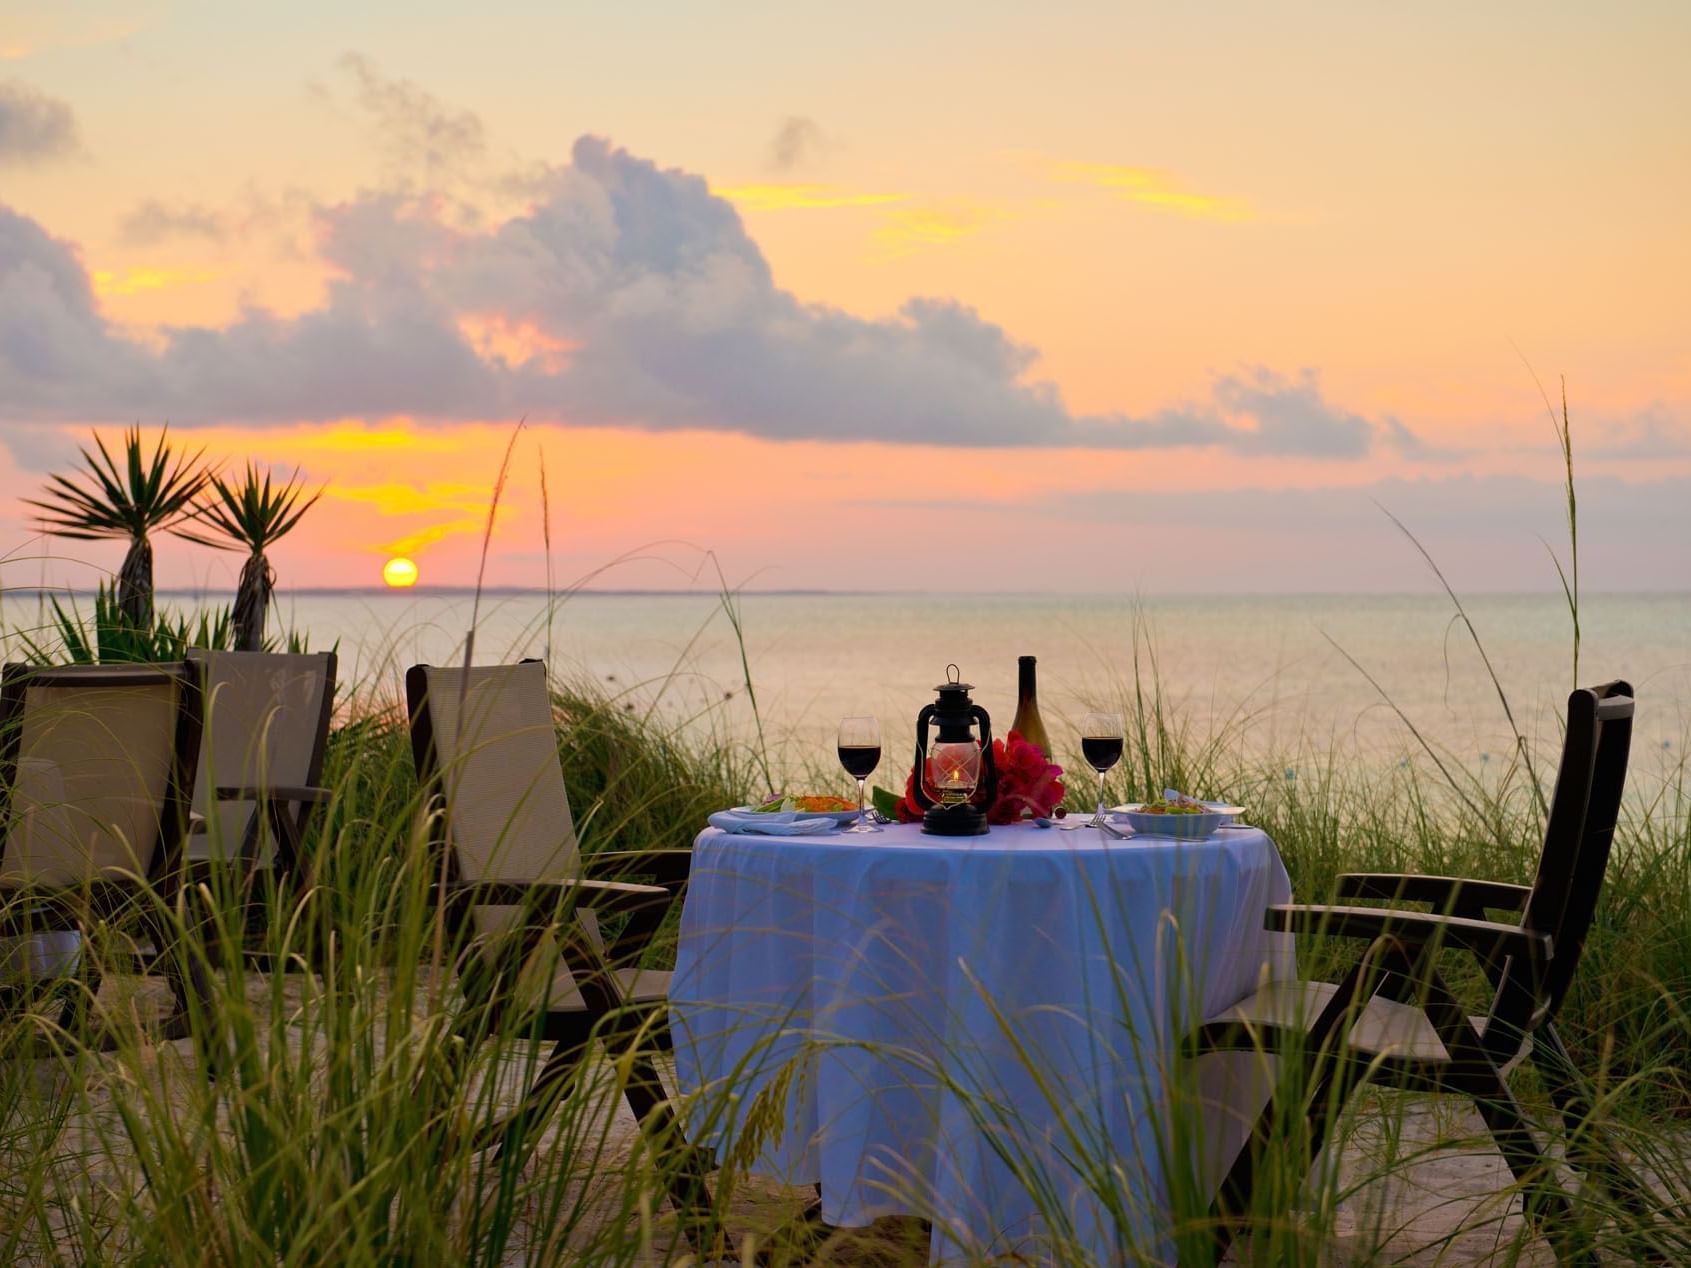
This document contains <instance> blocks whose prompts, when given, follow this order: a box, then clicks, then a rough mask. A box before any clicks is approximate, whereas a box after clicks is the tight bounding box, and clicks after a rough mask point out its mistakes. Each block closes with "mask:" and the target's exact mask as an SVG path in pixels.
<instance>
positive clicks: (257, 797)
mask: <svg viewBox="0 0 1691 1268" xmlns="http://www.w3.org/2000/svg"><path fill="white" fill-rule="evenodd" d="M329 796H330V794H329V790H328V789H327V788H314V787H312V786H311V785H309V784H270V785H268V786H266V787H263V788H242V787H239V786H235V787H220V788H218V790H217V799H218V800H219V801H299V802H310V803H312V804H321V803H322V802H325V801H328V800H329Z"/></svg>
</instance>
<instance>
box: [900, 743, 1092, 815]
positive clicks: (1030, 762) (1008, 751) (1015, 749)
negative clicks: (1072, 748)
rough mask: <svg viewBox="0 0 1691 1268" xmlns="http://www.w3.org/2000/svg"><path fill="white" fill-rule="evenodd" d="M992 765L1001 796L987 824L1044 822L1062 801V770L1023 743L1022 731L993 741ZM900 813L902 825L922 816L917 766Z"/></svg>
mask: <svg viewBox="0 0 1691 1268" xmlns="http://www.w3.org/2000/svg"><path fill="white" fill-rule="evenodd" d="M992 762H993V765H994V767H996V768H997V771H998V793H997V796H996V797H994V798H993V802H992V805H991V806H989V807H988V808H987V812H986V820H987V822H988V823H1000V824H1002V823H1014V822H1015V821H1016V820H1018V819H1020V818H1022V817H1023V816H1024V815H1027V816H1029V817H1032V818H1036V819H1043V818H1046V817H1048V816H1049V815H1050V814H1051V812H1052V811H1053V810H1055V809H1056V808H1057V806H1058V804H1059V803H1060V802H1061V801H1062V800H1063V792H1064V789H1063V781H1062V778H1061V776H1062V774H1063V768H1062V767H1061V766H1054V765H1052V764H1051V763H1050V762H1049V761H1047V760H1046V758H1045V754H1043V753H1041V752H1040V751H1039V746H1038V745H1037V744H1030V743H1029V742H1028V741H1027V740H1024V739H1023V738H1022V736H1021V733H1020V732H1019V731H1012V732H1010V734H1009V736H1008V737H1006V738H1005V739H999V740H994V741H993V742H992ZM923 767H924V774H925V775H928V776H931V775H932V773H933V772H932V770H931V769H928V764H927V763H926V762H924V763H923ZM897 811H898V819H899V822H900V823H915V822H917V821H919V820H920V819H921V817H922V808H921V807H920V806H918V805H917V804H916V768H915V767H914V766H912V767H911V768H910V774H909V776H908V777H907V778H906V779H905V781H904V796H902V797H900V798H899V799H898V807H897Z"/></svg>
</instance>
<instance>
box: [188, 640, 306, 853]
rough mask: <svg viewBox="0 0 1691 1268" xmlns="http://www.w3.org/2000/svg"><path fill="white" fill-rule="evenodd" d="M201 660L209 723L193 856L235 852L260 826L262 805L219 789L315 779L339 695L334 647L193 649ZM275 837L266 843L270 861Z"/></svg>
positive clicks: (193, 655)
mask: <svg viewBox="0 0 1691 1268" xmlns="http://www.w3.org/2000/svg"><path fill="white" fill-rule="evenodd" d="M189 659H190V660H191V661H193V662H195V663H197V664H200V665H203V666H204V672H205V704H206V722H205V735H204V740H203V742H202V743H201V745H200V761H199V773H198V777H197V778H196V779H195V781H194V807H193V808H194V811H195V814H196V815H197V816H198V817H197V819H196V821H195V822H194V824H193V825H192V830H193V835H192V836H191V837H190V838H189V841H188V850H187V854H188V857H189V858H191V859H206V858H233V857H235V856H237V855H239V854H241V853H242V852H243V850H244V849H245V847H246V845H247V842H248V838H249V835H250V834H252V833H254V832H255V831H256V830H257V816H258V803H257V802H254V801H246V800H238V799H233V798H231V799H220V798H218V797H217V795H216V790H217V788H218V787H220V786H221V787H230V788H278V787H302V786H307V785H311V784H315V783H316V782H317V779H318V777H319V775H320V773H321V771H322V765H323V749H324V744H325V741H326V740H327V737H328V730H329V710H330V707H331V705H332V703H333V700H334V682H335V660H336V658H335V655H334V653H333V652H317V653H309V654H308V653H298V654H287V653H281V652H217V651H204V650H201V649H195V650H194V651H192V652H190V653H189ZM274 850H275V842H274V841H269V842H266V848H265V851H264V856H263V857H258V858H254V859H252V860H251V861H252V862H253V863H255V864H257V865H260V866H268V865H270V864H271V863H272V862H273V861H274V860H273V857H272V856H273V854H274Z"/></svg>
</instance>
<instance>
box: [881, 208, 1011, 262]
mask: <svg viewBox="0 0 1691 1268" xmlns="http://www.w3.org/2000/svg"><path fill="white" fill-rule="evenodd" d="M1008 219H1010V213H1009V212H1008V211H1006V210H1005V209H1004V208H1002V207H993V206H989V205H987V204H984V203H934V204H930V205H928V206H925V207H912V208H910V209H909V210H908V211H898V212H894V213H893V214H892V215H890V216H888V217H887V219H886V220H885V221H883V222H882V224H881V226H880V227H879V228H878V229H876V230H875V233H874V241H875V244H876V245H877V246H878V247H880V248H881V251H882V254H883V255H885V256H887V257H896V256H901V255H908V254H910V253H911V252H912V251H916V250H920V249H921V248H922V247H940V246H946V245H948V244H950V243H952V242H956V241H958V240H959V239H961V238H968V237H972V236H974V235H975V234H977V233H979V232H980V231H981V230H982V229H985V228H986V227H987V226H988V225H990V224H994V223H996V222H998V221H1001V220H1008Z"/></svg>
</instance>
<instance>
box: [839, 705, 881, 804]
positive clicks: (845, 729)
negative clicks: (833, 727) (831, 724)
mask: <svg viewBox="0 0 1691 1268" xmlns="http://www.w3.org/2000/svg"><path fill="white" fill-rule="evenodd" d="M839 751H840V765H841V766H843V767H845V773H846V774H848V775H850V776H851V777H852V778H853V779H855V780H856V781H857V819H856V821H855V822H854V823H853V824H852V825H851V827H849V828H847V829H846V831H847V832H879V831H880V829H879V828H877V827H876V826H875V825H874V824H872V823H870V822H869V819H868V817H867V816H866V815H865V814H864V813H863V781H864V780H866V779H868V778H869V776H870V775H872V774H874V773H875V767H877V766H879V765H880V764H881V724H880V723H879V722H877V721H876V720H875V719H874V718H845V719H843V720H842V721H841V722H840V736H839Z"/></svg>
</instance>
